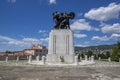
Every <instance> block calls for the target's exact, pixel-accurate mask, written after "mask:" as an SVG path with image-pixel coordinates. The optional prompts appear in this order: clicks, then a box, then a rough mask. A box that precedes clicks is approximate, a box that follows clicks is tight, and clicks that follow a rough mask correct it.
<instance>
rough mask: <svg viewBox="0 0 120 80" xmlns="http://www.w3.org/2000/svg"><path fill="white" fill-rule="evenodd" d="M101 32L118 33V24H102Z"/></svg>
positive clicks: (119, 31) (119, 25) (119, 26)
mask: <svg viewBox="0 0 120 80" xmlns="http://www.w3.org/2000/svg"><path fill="white" fill-rule="evenodd" d="M102 26H103V27H102V28H101V30H102V32H103V33H120V24H119V23H115V24H113V25H108V24H102Z"/></svg>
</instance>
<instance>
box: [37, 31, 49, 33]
mask: <svg viewBox="0 0 120 80" xmlns="http://www.w3.org/2000/svg"><path fill="white" fill-rule="evenodd" d="M46 32H48V31H46V30H39V33H46Z"/></svg>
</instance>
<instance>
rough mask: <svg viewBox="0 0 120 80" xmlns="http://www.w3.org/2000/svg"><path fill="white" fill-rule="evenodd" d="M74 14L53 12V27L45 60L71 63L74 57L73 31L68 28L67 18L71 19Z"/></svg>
mask: <svg viewBox="0 0 120 80" xmlns="http://www.w3.org/2000/svg"><path fill="white" fill-rule="evenodd" d="M74 17H75V14H74V13H73V12H70V13H69V14H68V13H58V12H54V13H53V20H54V22H55V24H56V25H55V26H54V28H53V29H52V30H51V32H50V36H49V49H48V55H47V62H54V63H56V62H57V63H58V62H66V63H73V62H74V58H75V53H74V43H73V32H72V31H71V29H70V24H69V19H73V18H74Z"/></svg>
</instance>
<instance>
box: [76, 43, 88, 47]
mask: <svg viewBox="0 0 120 80" xmlns="http://www.w3.org/2000/svg"><path fill="white" fill-rule="evenodd" d="M75 46H78V47H87V46H90V45H88V44H78V45H75Z"/></svg>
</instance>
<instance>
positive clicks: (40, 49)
mask: <svg viewBox="0 0 120 80" xmlns="http://www.w3.org/2000/svg"><path fill="white" fill-rule="evenodd" d="M24 52H26V53H30V54H32V55H34V56H40V58H41V57H42V56H43V55H44V56H46V54H47V53H48V49H47V48H46V47H45V46H43V45H36V46H35V45H33V46H32V47H31V48H28V49H25V50H24Z"/></svg>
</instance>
